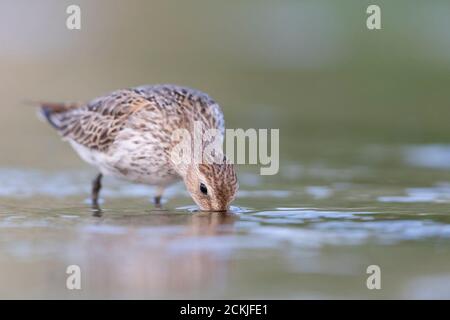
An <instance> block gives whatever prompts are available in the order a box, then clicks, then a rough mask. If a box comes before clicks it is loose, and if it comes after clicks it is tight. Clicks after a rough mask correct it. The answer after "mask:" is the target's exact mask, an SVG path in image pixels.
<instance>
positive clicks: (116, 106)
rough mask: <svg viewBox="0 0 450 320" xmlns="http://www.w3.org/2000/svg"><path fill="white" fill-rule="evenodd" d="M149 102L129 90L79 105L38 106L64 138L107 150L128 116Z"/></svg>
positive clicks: (94, 148)
mask: <svg viewBox="0 0 450 320" xmlns="http://www.w3.org/2000/svg"><path fill="white" fill-rule="evenodd" d="M149 104H150V102H149V101H148V100H147V99H146V98H145V97H143V96H142V95H139V94H138V93H136V92H135V91H133V90H131V89H125V90H118V91H115V92H113V93H111V94H109V95H106V96H104V97H101V98H98V99H95V100H93V101H92V102H90V103H88V104H86V105H83V106H74V105H64V104H42V106H41V110H42V113H43V115H44V116H45V117H46V118H47V120H48V121H49V122H50V124H52V126H53V127H55V128H56V129H57V131H58V132H59V133H60V134H61V135H62V136H63V137H64V138H66V139H68V140H73V141H75V142H77V143H79V144H81V145H83V146H85V147H87V148H90V149H93V150H99V151H107V150H108V148H109V147H110V146H111V144H112V143H113V142H114V140H115V138H116V136H117V134H118V133H119V131H120V130H121V129H122V128H123V126H124V124H125V123H126V121H127V119H128V117H129V116H130V115H131V114H133V113H134V112H136V111H138V110H140V109H141V108H144V107H145V106H147V105H149Z"/></svg>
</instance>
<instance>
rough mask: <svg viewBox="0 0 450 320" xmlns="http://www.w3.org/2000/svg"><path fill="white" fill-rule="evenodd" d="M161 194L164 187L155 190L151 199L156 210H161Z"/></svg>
mask: <svg viewBox="0 0 450 320" xmlns="http://www.w3.org/2000/svg"><path fill="white" fill-rule="evenodd" d="M163 192H164V187H160V186H158V187H157V188H156V194H155V197H154V198H153V202H154V203H155V207H156V208H161V198H162V195H163Z"/></svg>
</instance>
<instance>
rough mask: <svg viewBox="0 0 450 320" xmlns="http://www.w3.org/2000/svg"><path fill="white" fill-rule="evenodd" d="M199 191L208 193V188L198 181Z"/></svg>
mask: <svg viewBox="0 0 450 320" xmlns="http://www.w3.org/2000/svg"><path fill="white" fill-rule="evenodd" d="M200 192H201V193H203V194H205V195H207V194H208V189H207V188H206V186H205V185H204V184H203V183H200Z"/></svg>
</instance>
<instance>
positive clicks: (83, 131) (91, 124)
mask: <svg viewBox="0 0 450 320" xmlns="http://www.w3.org/2000/svg"><path fill="white" fill-rule="evenodd" d="M41 110H42V113H43V115H44V116H45V117H46V118H47V120H48V121H49V123H50V124H52V126H53V127H55V128H56V130H57V131H58V132H59V133H60V134H61V136H62V137H63V138H64V139H65V140H67V141H69V142H70V144H71V145H72V146H73V147H74V149H75V150H76V151H77V152H78V154H79V155H80V156H81V158H82V159H84V160H85V161H87V162H88V163H90V164H92V165H94V166H95V167H97V168H98V169H99V171H100V172H101V173H102V174H104V175H113V176H116V177H119V178H124V179H127V180H130V181H132V182H139V183H146V184H150V185H156V186H158V187H159V188H158V189H159V190H160V192H159V193H158V195H157V197H160V196H161V193H162V190H164V188H165V187H166V186H167V185H169V184H171V183H173V182H175V181H177V180H179V179H183V180H184V182H185V184H186V186H187V189H188V191H189V192H190V193H191V196H192V197H193V199H194V200H195V201H196V203H197V204H198V205H199V206H200V208H201V209H203V210H214V211H221V210H226V209H227V208H228V206H229V204H230V202H231V201H232V200H233V199H234V196H235V193H236V189H237V185H238V184H237V179H236V174H235V171H234V167H233V165H231V164H219V163H216V164H196V163H190V164H189V165H176V164H174V162H173V160H172V159H171V152H172V150H173V148H174V146H175V145H176V144H177V143H179V141H177V140H176V139H173V136H172V133H173V132H174V130H176V129H186V130H187V131H188V132H192V131H193V127H194V123H195V122H200V123H201V124H202V126H203V129H204V130H205V129H217V130H218V131H219V132H220V135H221V139H222V140H223V134H224V119H223V114H222V111H221V110H220V107H219V105H218V104H217V103H216V102H215V101H214V100H212V99H211V98H210V97H209V96H208V95H207V94H205V93H203V92H200V91H197V90H193V89H190V88H186V87H180V86H175V85H155V86H141V87H137V88H131V89H124V90H118V91H115V92H112V93H111V94H108V95H105V96H103V97H100V98H97V99H95V100H93V101H91V102H89V103H87V104H54V103H52V104H46V103H45V104H42V106H41ZM96 181H97V183H100V179H97V180H96ZM200 184H204V185H205V186H206V188H207V189H208V191H209V192H208V194H207V195H205V194H203V193H202V192H201V191H200V190H199V185H200ZM94 189H99V187H98V188H95V186H94ZM97 194H98V192H97ZM93 199H94V200H96V197H95V195H94V196H93Z"/></svg>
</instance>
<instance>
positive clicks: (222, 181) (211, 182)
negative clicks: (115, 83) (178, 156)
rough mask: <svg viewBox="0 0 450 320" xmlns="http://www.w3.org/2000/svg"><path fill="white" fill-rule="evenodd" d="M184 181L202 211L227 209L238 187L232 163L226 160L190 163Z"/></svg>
mask: <svg viewBox="0 0 450 320" xmlns="http://www.w3.org/2000/svg"><path fill="white" fill-rule="evenodd" d="M184 183H185V184H186V188H187V189H188V191H189V193H190V194H191V197H192V199H193V200H194V201H195V203H196V204H197V205H198V206H199V207H200V209H201V210H203V211H227V210H228V208H229V206H230V204H231V202H232V201H233V200H234V198H235V196H236V191H237V189H238V181H237V176H236V171H235V168H234V165H233V164H229V163H226V161H225V162H223V163H211V164H193V165H190V166H189V168H188V170H187V172H186V175H185V176H184Z"/></svg>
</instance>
